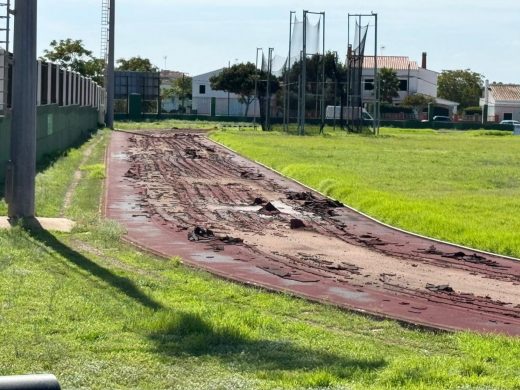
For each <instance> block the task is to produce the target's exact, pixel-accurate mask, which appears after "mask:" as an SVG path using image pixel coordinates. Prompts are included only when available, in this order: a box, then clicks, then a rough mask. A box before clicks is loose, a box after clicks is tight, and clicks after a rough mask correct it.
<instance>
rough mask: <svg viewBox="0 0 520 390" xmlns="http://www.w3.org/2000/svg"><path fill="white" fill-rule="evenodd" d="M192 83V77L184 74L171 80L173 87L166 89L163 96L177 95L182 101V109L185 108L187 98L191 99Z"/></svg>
mask: <svg viewBox="0 0 520 390" xmlns="http://www.w3.org/2000/svg"><path fill="white" fill-rule="evenodd" d="M191 84H192V78H191V77H189V76H185V75H182V77H179V78H177V79H175V80H172V82H171V88H168V89H166V90H164V92H163V97H165V98H171V97H174V96H176V97H177V98H178V99H179V100H180V101H181V102H182V105H181V107H182V109H183V110H184V109H185V104H184V102H185V101H186V99H191Z"/></svg>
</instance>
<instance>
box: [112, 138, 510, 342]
mask: <svg viewBox="0 0 520 390" xmlns="http://www.w3.org/2000/svg"><path fill="white" fill-rule="evenodd" d="M107 160H108V161H107V164H108V183H107V192H106V199H105V213H106V216H107V217H108V218H112V219H115V220H117V221H119V222H120V223H121V224H123V225H124V226H125V228H126V229H127V239H128V240H130V241H131V242H133V243H135V244H137V245H139V246H141V247H144V248H146V249H148V250H150V251H153V252H155V253H158V254H160V255H163V256H176V255H178V256H181V257H182V258H183V260H184V262H185V263H187V264H189V265H192V266H196V267H199V268H202V269H205V270H208V271H210V272H212V273H214V274H217V275H220V276H222V277H225V278H228V279H231V280H236V281H239V282H243V283H248V284H253V285H258V286H262V287H265V288H268V289H271V290H276V291H285V292H290V293H292V294H295V295H298V296H302V297H305V298H309V299H312V300H316V301H322V302H328V303H331V304H335V305H338V306H341V307H344V308H347V309H354V310H357V311H361V312H366V313H370V314H374V315H378V316H385V317H389V318H394V319H397V320H400V321H404V322H408V323H412V324H417V325H423V326H428V327H433V328H439V329H470V330H476V331H481V332H497V333H506V334H510V335H520V262H517V261H514V260H510V259H505V258H502V257H500V256H493V255H489V254H484V253H480V252H476V251H472V250H468V249H465V248H464V249H463V248H460V247H457V246H454V245H448V244H443V243H438V242H435V241H431V240H428V239H425V238H420V237H417V236H414V235H410V234H407V233H404V232H401V231H398V230H395V229H392V228H389V227H386V226H384V225H381V224H378V223H377V222H375V221H373V220H371V219H368V218H366V217H364V216H362V215H360V214H359V213H356V212H355V211H352V210H351V209H349V208H346V207H343V206H342V205H341V204H339V203H337V202H334V201H331V200H329V199H326V198H324V197H322V196H321V195H319V194H317V193H314V192H311V191H309V190H308V189H306V188H305V187H303V186H301V185H299V184H297V183H295V182H293V181H290V180H288V179H286V178H283V177H281V176H279V175H277V174H276V173H274V172H272V171H270V170H268V169H265V168H263V167H261V166H259V165H257V164H254V163H252V162H250V161H248V160H246V159H244V158H241V157H239V156H237V155H236V154H233V153H232V152H230V151H228V150H226V149H225V148H222V147H220V146H218V145H216V144H215V143H213V142H211V141H210V140H209V139H208V138H207V137H205V136H204V135H203V134H196V133H193V132H192V133H181V132H177V133H162V134H150V133H147V134H142V135H139V134H129V133H119V132H116V133H113V135H112V141H111V145H110V149H109V152H108V156H107Z"/></svg>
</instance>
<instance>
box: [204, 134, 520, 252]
mask: <svg viewBox="0 0 520 390" xmlns="http://www.w3.org/2000/svg"><path fill="white" fill-rule="evenodd" d="M213 139H215V140H216V141H219V142H221V143H224V144H225V145H227V146H229V147H231V148H232V149H234V150H235V151H238V152H239V153H241V154H243V155H245V156H247V157H249V158H252V159H254V160H257V161H259V162H262V163H264V164H266V165H268V166H270V167H272V168H274V169H276V170H278V171H280V172H282V173H283V174H285V175H287V176H290V177H292V178H294V179H297V180H299V181H302V182H304V183H305V184H307V185H309V186H311V187H313V188H315V189H317V190H319V191H321V192H323V193H325V194H327V195H329V196H331V197H333V198H336V199H338V200H341V201H342V202H344V203H345V204H347V205H349V206H352V207H354V208H356V209H359V210H360V211H363V212H365V213H367V214H369V215H371V216H373V217H375V218H377V219H380V220H381V221H383V222H386V223H388V224H391V225H394V226H398V227H401V228H404V229H406V230H410V231H412V232H416V233H420V234H424V235H427V236H431V237H435V238H439V239H442V240H448V241H451V242H455V243H459V244H463V245H467V246H470V247H474V248H479V249H483V250H488V251H492V252H496V253H500V254H504V255H509V256H515V257H520V234H519V233H518V232H519V231H520V214H518V212H517V210H520V170H519V168H520V137H515V136H513V135H511V133H510V132H495V131H467V132H454V131H433V130H400V129H390V128H383V129H382V130H381V136H379V137H372V136H359V135H349V134H346V133H344V132H341V131H335V132H334V131H327V132H326V134H325V135H324V136H304V137H298V136H290V135H286V134H284V133H281V132H261V131H238V130H224V131H219V132H216V133H214V134H213Z"/></svg>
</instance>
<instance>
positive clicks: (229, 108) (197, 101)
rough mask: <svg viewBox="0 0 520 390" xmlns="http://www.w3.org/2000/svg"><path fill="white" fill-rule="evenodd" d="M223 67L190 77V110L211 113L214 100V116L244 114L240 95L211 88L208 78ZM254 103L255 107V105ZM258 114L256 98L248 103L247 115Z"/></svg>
mask: <svg viewBox="0 0 520 390" xmlns="http://www.w3.org/2000/svg"><path fill="white" fill-rule="evenodd" d="M223 69H224V68H221V69H217V70H214V71H211V72H208V73H204V74H201V75H198V76H193V79H192V110H193V112H196V113H197V114H198V115H211V114H212V110H211V108H212V101H213V102H214V103H213V104H214V112H213V114H214V115H216V116H228V115H229V116H244V115H245V113H246V105H245V104H243V103H240V102H239V98H240V96H238V95H236V94H234V93H228V92H224V91H216V90H213V89H211V83H210V81H209V79H210V78H211V77H213V76H216V75H218V74H219V73H220V72H222V70H223ZM255 105H256V107H255ZM255 113H256V115H257V116H259V107H258V104H257V102H256V100H255V101H254V102H253V103H251V104H250V106H249V110H248V115H247V116H249V117H253V116H254V115H255Z"/></svg>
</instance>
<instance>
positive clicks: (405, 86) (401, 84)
mask: <svg viewBox="0 0 520 390" xmlns="http://www.w3.org/2000/svg"><path fill="white" fill-rule="evenodd" d="M399 91H408V80H399Z"/></svg>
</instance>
